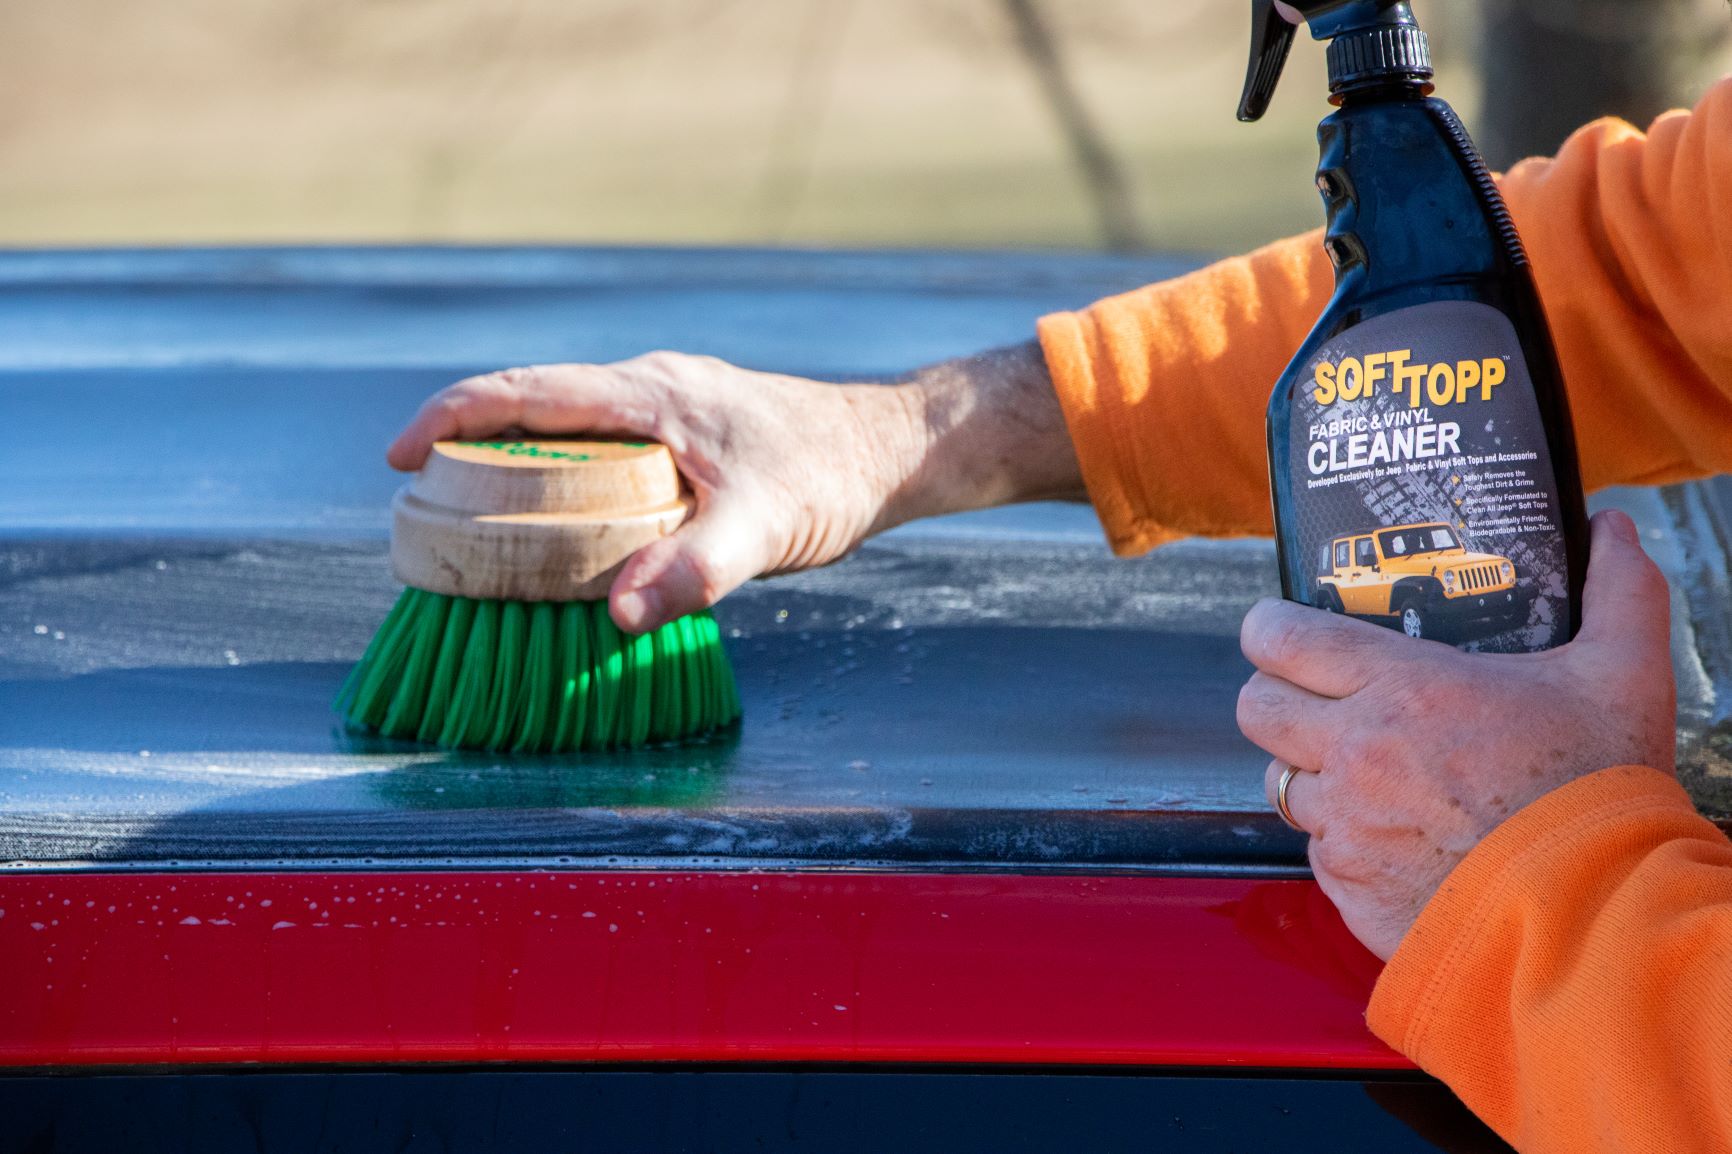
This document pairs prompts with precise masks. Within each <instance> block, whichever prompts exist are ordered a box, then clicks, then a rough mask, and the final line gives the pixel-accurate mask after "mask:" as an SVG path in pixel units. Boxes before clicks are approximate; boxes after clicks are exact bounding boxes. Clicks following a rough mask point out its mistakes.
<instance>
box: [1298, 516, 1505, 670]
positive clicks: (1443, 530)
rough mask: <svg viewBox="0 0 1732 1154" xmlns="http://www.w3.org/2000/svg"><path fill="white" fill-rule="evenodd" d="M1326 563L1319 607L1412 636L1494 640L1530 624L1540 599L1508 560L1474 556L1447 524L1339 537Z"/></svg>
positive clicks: (1325, 554)
mask: <svg viewBox="0 0 1732 1154" xmlns="http://www.w3.org/2000/svg"><path fill="white" fill-rule="evenodd" d="M1319 561H1320V567H1319V572H1318V575H1317V596H1316V604H1317V606H1318V607H1319V608H1322V609H1328V610H1330V611H1331V612H1334V613H1348V614H1351V615H1353V616H1354V617H1362V618H1364V619H1365V620H1367V621H1374V622H1376V623H1377V624H1379V625H1387V626H1389V627H1390V628H1392V629H1400V630H1401V631H1403V632H1404V633H1406V634H1407V635H1408V636H1409V637H1432V638H1438V639H1449V640H1454V641H1468V640H1472V639H1474V638H1479V637H1490V636H1492V635H1493V634H1496V633H1502V632H1504V631H1505V630H1507V629H1514V628H1516V627H1518V626H1520V625H1524V624H1526V623H1527V619H1528V609H1529V607H1530V606H1531V605H1532V604H1533V600H1534V590H1533V588H1532V587H1531V586H1522V585H1518V584H1517V583H1516V569H1515V565H1514V563H1513V562H1511V561H1510V559H1509V558H1507V557H1501V556H1499V555H1497V554H1495V553H1470V552H1469V551H1468V550H1467V547H1466V546H1464V545H1463V544H1462V543H1461V539H1460V538H1459V537H1458V536H1456V532H1455V530H1454V529H1453V528H1451V527H1450V526H1449V525H1446V524H1444V523H1443V522H1442V521H1425V522H1421V523H1419V524H1416V525H1395V526H1391V527H1390V528H1387V529H1367V530H1365V531H1363V532H1359V533H1350V534H1347V535H1346V536H1342V537H1336V538H1335V539H1334V540H1332V541H1330V542H1329V544H1327V545H1325V546H1324V547H1323V555H1322V557H1321V558H1320V559H1319Z"/></svg>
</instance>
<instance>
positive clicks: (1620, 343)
mask: <svg viewBox="0 0 1732 1154" xmlns="http://www.w3.org/2000/svg"><path fill="white" fill-rule="evenodd" d="M1501 184H1502V188H1503V192H1504V196H1505V199H1506V200H1507V201H1508V202H1509V206H1510V210H1511V212H1512V213H1513V214H1514V216H1515V219H1516V224H1517V226H1518V227H1519V228H1520V229H1521V233H1522V238H1523V240H1524V242H1525V243H1526V245H1527V248H1528V252H1529V255H1530V256H1531V257H1532V260H1533V265H1534V272H1535V277H1536V279H1537V280H1538V283H1539V290H1540V296H1541V298H1542V300H1543V301H1544V302H1545V306H1546V313H1547V315H1548V317H1549V318H1550V321H1551V325H1552V330H1553V333H1554V335H1555V337H1556V340H1557V346H1558V353H1559V357H1560V359H1561V360H1562V362H1563V369H1564V376H1565V379H1566V381H1567V383H1568V388H1569V395H1570V405H1571V409H1572V410H1573V412H1574V414H1575V422H1576V432H1577V437H1578V440H1579V442H1580V449H1581V461H1582V472H1583V481H1584V482H1585V483H1586V484H1587V485H1588V487H1589V488H1600V487H1602V486H1605V485H1614V484H1625V483H1648V484H1655V483H1660V482H1666V481H1677V480H1682V479H1685V478H1687V477H1692V476H1701V475H1704V474H1708V473H1715V472H1724V471H1732V78H1728V79H1727V80H1723V81H1721V82H1720V83H1719V84H1718V85H1716V86H1715V87H1714V88H1713V89H1711V90H1710V91H1709V93H1708V95H1707V96H1705V97H1704V98H1703V100H1702V102H1701V103H1700V104H1699V105H1697V107H1696V109H1695V110H1694V111H1693V112H1687V113H1686V112H1674V113H1668V114H1667V115H1665V116H1662V117H1661V118H1660V119H1659V120H1657V121H1655V122H1654V124H1653V126H1652V128H1650V130H1649V131H1648V133H1647V134H1646V135H1643V134H1642V133H1640V132H1638V131H1637V130H1636V129H1634V128H1632V127H1631V126H1630V125H1628V124H1626V123H1624V122H1622V121H1618V120H1601V121H1597V122H1595V123H1594V124H1591V125H1589V126H1588V127H1586V128H1583V129H1582V130H1581V131H1580V132H1577V133H1576V134H1575V135H1574V136H1572V137H1571V138H1570V140H1569V141H1568V142H1567V143H1566V144H1565V145H1564V147H1563V149H1562V150H1561V151H1560V152H1559V153H1558V156H1557V157H1556V158H1555V159H1552V160H1529V161H1525V162H1523V163H1522V164H1520V165H1517V166H1516V167H1515V168H1514V169H1513V170H1511V172H1510V173H1509V174H1508V175H1507V176H1506V177H1504V178H1503V180H1502V181H1501ZM1333 288H1334V278H1333V273H1332V272H1331V270H1330V267H1329V262H1328V261H1327V259H1326V258H1325V257H1324V255H1323V252H1322V248H1321V243H1320V238H1319V235H1318V234H1317V233H1308V234H1306V235H1304V236H1299V237H1294V238H1292V239H1289V240H1285V241H1280V242H1278V243H1276V244H1273V245H1270V246H1269V247H1267V248H1264V249H1260V250H1259V251H1257V252H1254V253H1251V254H1250V255H1248V256H1243V257H1237V258H1234V259H1232V260H1226V261H1222V262H1220V263H1219V264H1215V265H1212V266H1210V267H1208V268H1205V269H1202V270H1200V271H1198V272H1195V273H1191V274H1190V275H1188V276H1183V277H1178V278H1176V279H1174V280H1170V281H1164V282H1162V283H1160V284H1155V285H1150V286H1148V287H1147V288H1143V289H1138V290H1137V291H1135V292H1131V293H1127V294H1125V295H1123V296H1118V297H1111V298H1108V299H1107V300H1103V301H1100V302H1099V303H1097V304H1095V305H1093V306H1091V307H1090V308H1088V309H1085V310H1083V311H1081V312H1075V313H1058V314H1055V315H1053V316H1049V317H1046V318H1044V319H1042V321H1041V322H1040V338H1041V345H1042V347H1043V349H1044V350H1045V353H1046V359H1047V366H1048V368H1049V369H1050V371H1051V373H1052V377H1053V381H1054V384H1055V386H1056V388H1057V391H1058V396H1059V401H1060V403H1061V405H1062V406H1063V408H1064V412H1065V420H1066V422H1067V423H1068V425H1069V428H1070V433H1071V438H1072V440H1073V441H1074V442H1075V444H1076V448H1077V456H1078V458H1079V460H1080V461H1081V463H1082V471H1083V479H1084V481H1085V482H1086V484H1087V485H1088V490H1089V496H1090V498H1091V500H1092V501H1093V502H1094V505H1095V509H1096V511H1097V512H1098V513H1099V514H1100V518H1101V523H1102V524H1103V525H1104V526H1105V528H1106V530H1107V536H1108V538H1109V539H1110V540H1111V541H1112V543H1113V547H1114V548H1115V549H1116V550H1117V551H1118V552H1120V553H1138V552H1143V551H1145V550H1147V549H1150V548H1152V547H1154V546H1156V545H1159V544H1162V543H1163V542H1165V541H1169V540H1172V539H1173V538H1175V537H1180V536H1190V535H1202V536H1233V535H1240V534H1251V533H1268V532H1269V531H1270V514H1269V493H1268V472H1267V464H1266V457H1265V449H1264V439H1263V414H1264V410H1265V408H1266V406H1267V404H1268V399H1269V391H1270V389H1271V388H1272V387H1273V386H1274V382H1275V378H1276V377H1277V376H1279V375H1280V373H1281V370H1282V369H1284V368H1285V367H1286V365H1287V361H1288V360H1289V359H1290V358H1291V357H1292V355H1293V353H1294V351H1295V350H1297V349H1298V347H1299V345H1300V343H1301V342H1302V341H1303V340H1304V338H1305V334H1306V333H1307V332H1308V331H1309V329H1310V326H1311V324H1312V323H1313V322H1314V321H1315V320H1316V318H1317V317H1318V315H1319V314H1321V313H1322V311H1323V307H1324V305H1325V304H1326V303H1327V302H1328V299H1329V296H1330V293H1331V292H1332V291H1333Z"/></svg>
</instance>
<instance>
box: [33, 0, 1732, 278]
mask: <svg viewBox="0 0 1732 1154" xmlns="http://www.w3.org/2000/svg"><path fill="white" fill-rule="evenodd" d="M1248 7H1249V5H1247V4H1245V3H1244V2H1243V0H1187V2H1184V3H1174V2H1171V0H870V2H867V0H649V2H645V0H487V2H485V3H483V2H479V0H176V2H172V3H144V4H141V3H136V2H131V0H54V2H53V3H13V4H6V5H3V6H0V62H3V65H4V66H3V67H0V93H3V94H4V98H3V99H0V244H5V245H87V244H131V243H146V244H181V243H203V242H217V243H229V242H268V243H278V242H320V241H338V242H341V241H363V240H365V241H435V242H437V241H546V242H573V243H588V242H603V243H653V244H746V245H756V244H795V245H823V246H828V245H840V246H936V247H970V246H993V247H1066V248H1110V249H1122V250H1135V249H1156V250H1165V251H1186V250H1189V251H1225V250H1231V249H1238V248H1243V247H1245V246H1248V245H1251V244H1255V243H1259V242H1261V241H1264V240H1268V239H1271V238H1273V237H1276V236H1279V235H1283V234H1286V233H1289V232H1293V231H1297V230H1299V229H1303V228H1308V227H1311V226H1312V225H1314V224H1316V223H1318V221H1319V220H1320V213H1319V209H1318V206H1317V203H1316V197H1315V194H1314V193H1313V192H1312V189H1311V185H1310V170H1311V167H1312V165H1313V164H1314V162H1315V159H1316V151H1315V145H1314V143H1313V138H1312V129H1313V126H1314V124H1315V122H1316V121H1317V119H1318V118H1319V116H1320V115H1321V114H1322V113H1323V112H1325V111H1326V107H1325V105H1324V100H1323V97H1324V93H1325V82H1324V78H1323V54H1322V51H1321V50H1320V47H1319V46H1317V45H1314V44H1311V43H1309V42H1308V41H1307V42H1305V43H1302V44H1301V45H1299V46H1298V47H1297V48H1296V50H1295V52H1294V57H1293V60H1292V63H1291V64H1290V66H1289V72H1290V75H1289V76H1288V78H1287V81H1286V83H1285V84H1284V85H1283V88H1282V91H1281V92H1280V94H1279V96H1278V97H1277V99H1276V104H1275V108H1274V111H1273V112H1272V113H1271V115H1270V116H1269V118H1268V119H1267V120H1265V121H1264V122H1262V123H1261V124H1258V125H1254V126H1248V125H1240V124H1238V123H1236V122H1235V121H1234V119H1233V110H1234V107H1235V105H1236V103H1237V98H1238V91H1239V86H1240V82H1241V79H1242V76H1243V71H1244V59H1245V52H1246V38H1247V26H1248V13H1247V9H1248ZM1416 8H1417V10H1418V12H1419V15H1420V17H1421V19H1422V21H1423V22H1424V23H1425V24H1426V26H1427V28H1428V29H1429V31H1430V33H1431V36H1432V43H1433V48H1434V52H1435V54H1436V56H1437V58H1438V61H1439V66H1440V71H1439V91H1440V93H1441V94H1443V95H1444V96H1446V97H1447V98H1448V99H1450V100H1451V101H1452V102H1453V103H1455V104H1456V106H1457V107H1458V108H1459V109H1460V110H1461V112H1462V113H1463V115H1464V116H1465V117H1466V118H1467V121H1468V123H1469V125H1470V126H1472V127H1473V128H1474V129H1475V131H1476V135H1477V136H1478V137H1479V138H1480V140H1481V142H1482V144H1483V145H1484V146H1485V149H1486V151H1487V154H1488V157H1489V158H1490V159H1491V160H1492V161H1493V163H1494V164H1496V165H1504V164H1508V163H1509V162H1510V161H1511V160H1513V159H1515V158H1517V157H1519V156H1521V155H1526V154H1528V153H1531V152H1543V151H1550V150H1551V149H1553V148H1555V147H1556V145H1557V143H1558V142H1559V141H1560V140H1561V139H1562V137H1563V135H1564V134H1565V133H1566V132H1567V131H1568V129H1569V128H1570V127H1572V126H1574V125H1576V124H1579V123H1581V122H1583V121H1585V120H1587V119H1589V118H1591V117H1592V116H1594V115H1598V114H1602V113H1619V114H1622V115H1625V116H1628V117H1631V118H1634V119H1637V120H1638V121H1639V122H1642V121H1645V120H1646V119H1647V118H1649V117H1651V116H1652V115H1654V114H1655V113H1657V112H1658V111H1660V110H1662V109H1664V108H1667V107H1670V106H1674V105H1679V104H1688V103H1691V102H1693V100H1694V99H1695V97H1696V96H1697V95H1698V94H1699V93H1700V92H1701V90H1702V89H1703V88H1704V87H1705V85H1706V84H1707V83H1708V82H1709V81H1710V80H1711V79H1712V78H1713V77H1716V76H1718V75H1721V74H1723V73H1724V72H1726V71H1727V70H1728V68H1729V67H1732V37H1729V35H1728V30H1729V28H1732V17H1729V16H1728V9H1727V5H1726V3H1725V0H1418V3H1417V4H1416Z"/></svg>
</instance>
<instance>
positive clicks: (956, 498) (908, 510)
mask: <svg viewBox="0 0 1732 1154" xmlns="http://www.w3.org/2000/svg"><path fill="white" fill-rule="evenodd" d="M508 429H522V430H526V431H528V432H533V433H545V434H567V433H592V434H597V435H607V434H623V435H628V436H640V437H647V438H652V439H654V440H657V441H660V442H661V443H662V444H664V445H666V446H667V447H668V449H669V450H670V451H671V452H672V453H673V456H674V461H675V463H676V464H677V465H678V466H679V470H680V472H681V474H683V475H684V477H685V479H686V483H687V484H688V485H689V486H690V487H691V490H692V495H693V497H694V499H695V501H696V510H695V512H694V513H693V515H692V517H691V518H690V519H689V520H688V521H687V522H686V523H685V524H684V525H683V526H681V527H680V529H679V530H678V531H677V532H676V533H674V534H673V535H672V536H670V537H665V538H663V539H661V540H659V541H657V542H655V543H653V544H651V545H648V546H645V547H644V548H643V549H641V550H639V551H638V552H637V554H635V555H634V556H633V557H632V558H631V560H630V561H628V562H627V563H626V565H625V567H624V568H623V569H622V570H621V571H620V573H619V576H618V577H617V578H616V579H615V581H614V584H613V589H612V591H611V593H610V596H609V602H610V611H611V612H612V615H613V618H614V620H615V621H616V622H617V623H618V624H619V626H620V627H621V628H622V629H625V630H627V631H629V632H634V633H641V632H647V631H649V630H651V629H654V628H655V627H656V626H658V625H661V624H662V623H664V622H667V621H671V620H673V619H674V618H676V617H681V616H684V615H685V614H687V613H692V612H694V611H696V610H698V609H702V608H705V607H707V606H709V605H712V604H714V603H715V601H716V600H717V599H718V598H720V597H721V596H722V595H724V594H725V593H727V592H728V591H730V590H731V589H733V588H734V587H735V586H737V585H739V584H740V583H741V582H743V581H746V580H747V579H748V578H751V577H754V576H757V575H758V574H765V573H782V572H788V571H791V570H795V569H805V568H809V567H812V566H816V565H825V564H828V563H830V562H832V561H835V560H837V559H838V558H840V557H842V556H844V555H845V554H847V553H848V552H849V551H850V550H852V549H853V548H854V547H855V546H856V545H858V544H859V543H860V542H861V541H862V540H863V539H865V538H866V537H868V536H870V535H871V534H873V533H876V532H880V531H882V530H884V529H887V528H889V527H891V526H893V525H896V524H900V523H901V522H903V521H906V520H910V519H912V518H914V517H919V516H929V515H932V514H935V513H942V512H951V511H955V510H959V509H966V508H978V507H981V506H983V505H990V504H998V503H1002V502H1005V501H1012V500H1027V499H1033V498H1036V497H1042V496H1069V495H1072V494H1073V493H1075V492H1080V490H1081V479H1080V474H1079V472H1078V466H1077V463H1076V455H1075V452H1074V450H1072V449H1071V447H1070V441H1069V438H1068V437H1067V436H1066V434H1065V429H1064V421H1063V418H1062V416H1061V414H1060V412H1059V409H1058V402H1057V400H1056V398H1055V397H1054V395H1053V391H1052V384H1051V381H1050V380H1049V379H1048V378H1047V376H1046V370H1045V363H1044V361H1042V360H1041V358H1040V352H1039V350H1038V349H1037V348H1034V347H1033V346H1032V345H1028V346H1020V347H1017V348H1012V349H1007V350H1001V351H998V352H993V353H985V354H981V355H980V356H978V357H973V358H969V359H966V360H961V361H953V362H948V363H947V364H944V365H940V366H936V367H934V368H933V369H930V370H927V371H925V372H924V373H922V374H918V375H917V376H915V377H914V378H912V379H911V380H909V381H908V382H906V383H904V384H900V385H891V386H886V385H830V384H821V383H819V382H816V381H809V380H803V379H801V378H798V377H787V376H778V375H774V374H770V373H757V372H751V371H748V370H746V369H741V368H738V367H736V366H734V365H730V364H728V363H726V362H725V361H719V360H716V359H715V358H713V357H697V356H687V355H684V354H680V353H665V352H664V353H651V354H648V355H647V356H642V357H637V358H634V359H632V360H629V361H621V362H619V363H617V364H612V365H577V364H569V365H538V366H533V367H529V368H518V369H507V370H505V371H503V372H497V373H489V374H486V375H485V376H479V377H471V378H469V379H468V380H464V381H459V382H458V383H456V384H454V385H452V386H450V387H449V388H446V389H444V390H442V391H440V392H439V393H437V394H435V395H434V396H433V397H431V398H430V399H429V400H428V401H427V402H426V403H425V404H424V405H422V406H421V410H420V412H419V413H417V414H416V416H415V418H414V420H413V421H411V422H410V423H409V425H408V427H407V428H405V429H404V430H403V431H402V432H401V433H400V434H399V435H398V437H397V439H396V441H395V442H394V443H393V444H392V445H391V447H390V449H389V450H388V451H387V454H386V458H387V460H389V461H390V463H391V465H392V466H393V467H395V468H398V469H403V470H412V469H418V468H420V467H421V464H422V462H423V461H425V460H426V458H427V453H428V450H429V449H430V448H431V447H432V445H433V442H435V441H438V440H444V439H447V438H453V437H460V438H465V439H471V440H473V439H480V438H485V437H490V436H493V435H496V434H498V433H501V432H503V431H505V430H508Z"/></svg>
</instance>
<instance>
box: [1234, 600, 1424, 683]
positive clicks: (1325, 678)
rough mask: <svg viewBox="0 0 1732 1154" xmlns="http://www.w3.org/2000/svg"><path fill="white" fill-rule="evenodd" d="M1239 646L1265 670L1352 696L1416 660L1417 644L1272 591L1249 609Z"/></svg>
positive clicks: (1399, 635)
mask: <svg viewBox="0 0 1732 1154" xmlns="http://www.w3.org/2000/svg"><path fill="white" fill-rule="evenodd" d="M1239 648H1240V649H1242V650H1243V651H1244V653H1245V656H1246V658H1247V659H1249V660H1250V662H1251V664H1253V665H1255V666H1256V667H1257V668H1258V669H1260V670H1262V671H1263V672H1264V673H1268V674H1271V675H1273V676H1275V677H1279V678H1281V679H1282V680H1284V681H1289V682H1291V683H1292V684H1294V685H1296V686H1298V687H1299V688H1301V689H1305V690H1309V691H1310V692H1312V693H1314V694H1318V695H1320V696H1323V697H1349V696H1351V695H1353V694H1355V693H1358V692H1359V691H1360V690H1361V689H1364V688H1365V687H1366V686H1367V685H1369V684H1370V683H1371V682H1372V680H1373V679H1374V678H1377V677H1379V676H1381V675H1382V674H1385V673H1387V672H1389V671H1390V670H1391V669H1392V668H1396V667H1398V666H1400V665H1403V664H1405V663H1406V662H1408V661H1410V660H1412V658H1413V653H1412V650H1413V649H1414V648H1415V646H1414V643H1413V641H1412V639H1411V638H1408V637H1404V636H1402V635H1401V634H1399V633H1394V632H1391V631H1390V630H1387V629H1382V628H1379V627H1378V626H1376V625H1372V624H1370V623H1369V622H1365V621H1356V620H1354V619H1353V618H1351V617H1343V616H1341V615H1340V614H1337V613H1325V612H1323V611H1322V610H1321V609H1312V608H1309V607H1307V606H1304V605H1297V604H1295V603H1293V602H1291V601H1279V600H1276V599H1275V598H1272V597H1269V598H1264V599H1263V600H1262V601H1259V602H1257V604H1255V605H1253V606H1252V607H1251V611H1250V612H1249V613H1247V614H1246V615H1245V623H1244V625H1243V626H1241V627H1240V630H1239Z"/></svg>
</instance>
